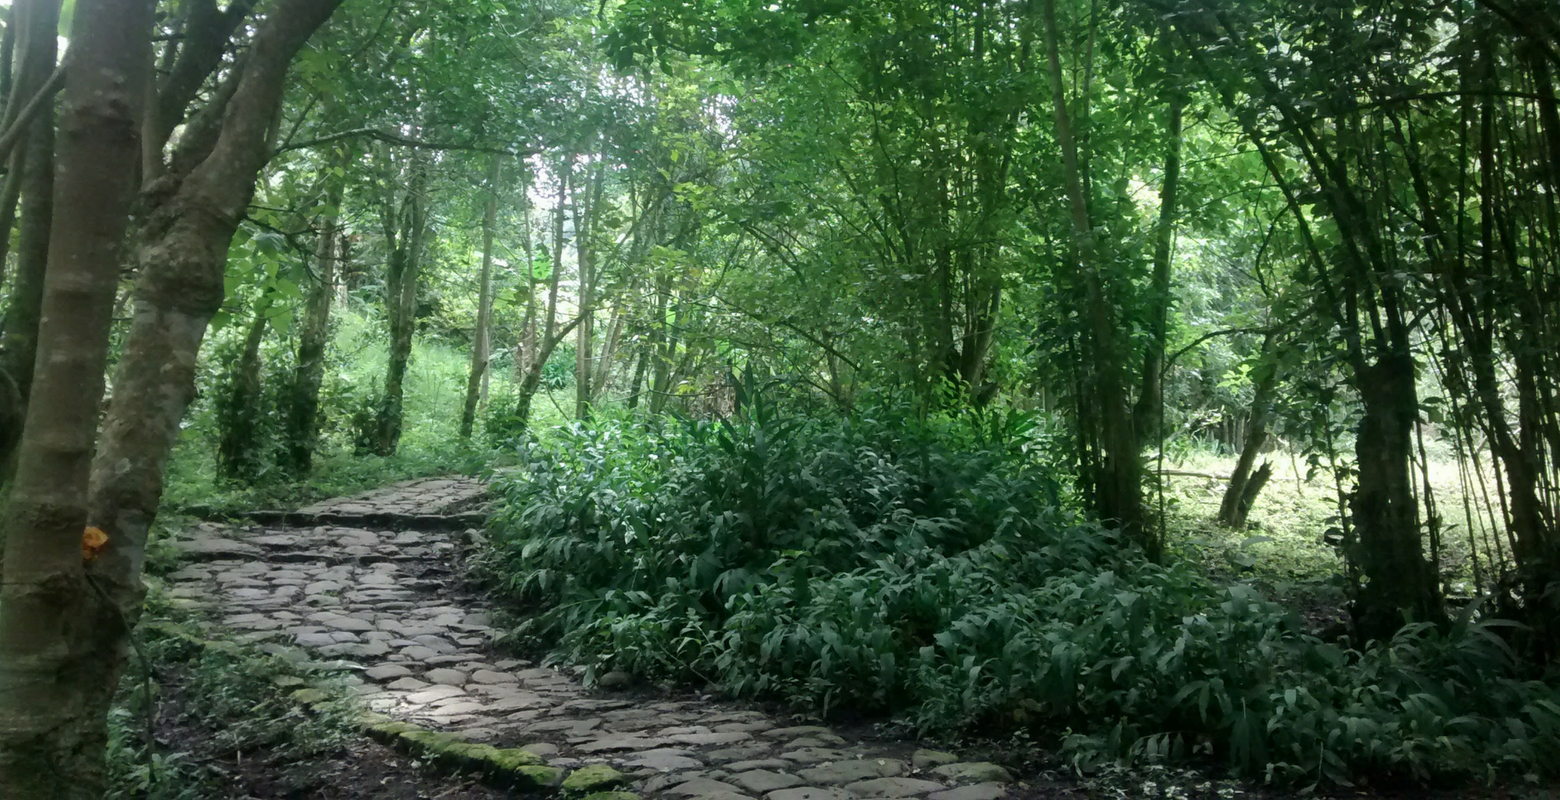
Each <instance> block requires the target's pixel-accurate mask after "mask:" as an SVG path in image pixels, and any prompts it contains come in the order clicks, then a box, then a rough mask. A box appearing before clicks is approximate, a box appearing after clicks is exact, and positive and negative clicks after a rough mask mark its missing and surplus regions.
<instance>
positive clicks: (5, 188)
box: [0, 147, 28, 281]
mask: <svg viewBox="0 0 1560 800" xmlns="http://www.w3.org/2000/svg"><path fill="white" fill-rule="evenodd" d="M27 150H28V148H26V147H18V148H16V151H15V152H13V153H12V154H11V168H10V170H9V171H7V172H6V175H5V184H4V185H0V281H4V280H5V268H6V264H7V263H8V262H9V257H10V255H11V229H12V228H14V227H16V204H17V201H18V200H20V199H21V197H22V180H23V177H22V176H23V175H25V174H27Z"/></svg>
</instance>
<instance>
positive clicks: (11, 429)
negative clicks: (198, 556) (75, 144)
mask: <svg viewBox="0 0 1560 800" xmlns="http://www.w3.org/2000/svg"><path fill="white" fill-rule="evenodd" d="M59 14H60V3H59V0H26V1H25V2H19V3H17V4H16V5H15V7H14V19H13V22H14V23H15V24H16V25H18V26H21V28H20V30H21V35H20V37H19V42H18V44H19V45H20V47H21V48H22V49H21V50H20V51H19V52H20V53H21V58H20V62H21V63H20V64H19V65H18V66H19V69H18V70H17V78H18V80H17V82H16V84H15V86H14V87H13V90H14V92H13V93H14V94H16V95H19V96H20V97H21V98H22V101H25V100H26V98H28V97H31V96H33V95H34V94H36V93H37V91H38V90H39V88H40V87H42V85H43V83H44V82H45V81H46V80H48V77H49V75H50V73H51V71H52V70H53V69H54V62H55V60H56V57H57V55H58V49H59V47H58V37H57V35H56V34H57V31H58V29H59ZM19 113H20V109H19V108H18V101H17V100H16V99H15V98H13V100H12V102H11V103H9V104H8V105H7V107H6V112H5V115H4V116H5V120H6V121H7V125H6V127H8V124H9V121H11V120H14V119H15V118H16V116H17V115H18V114H19ZM19 196H20V197H24V198H25V200H24V202H23V203H22V209H21V211H22V225H21V231H20V236H19V240H18V243H17V259H16V261H17V265H16V278H15V280H14V281H13V284H12V288H11V296H10V302H9V303H8V305H7V306H6V311H5V321H4V327H3V331H4V332H3V338H0V373H3V375H0V392H3V394H0V482H4V481H8V480H9V479H10V478H11V476H12V475H13V474H14V472H15V466H16V448H17V446H18V445H19V444H20V443H21V437H22V430H21V428H22V422H23V420H25V419H26V418H27V399H28V397H29V395H30V394H31V392H32V380H33V365H34V362H35V358H36V355H37V349H38V322H39V314H40V313H41V311H42V304H43V277H44V271H45V268H46V267H47V264H48V260H49V230H50V227H51V226H52V225H53V207H54V205H53V204H54V104H53V103H52V102H50V103H48V104H47V105H46V106H45V107H44V108H43V109H41V110H40V111H39V112H38V114H37V116H36V117H35V118H34V119H33V121H32V123H31V126H30V129H29V133H28V138H27V141H26V143H25V144H24V145H23V146H21V147H18V148H17V149H16V151H15V154H14V156H13V157H12V159H11V173H10V174H9V175H7V176H6V182H5V188H4V190H3V191H0V275H3V274H4V271H5V262H6V256H7V254H8V251H9V250H10V247H11V226H12V225H13V224H14V222H15V220H16V210H17V209H16V206H17V198H18V197H19ZM3 551H4V544H3V543H0V552H3Z"/></svg>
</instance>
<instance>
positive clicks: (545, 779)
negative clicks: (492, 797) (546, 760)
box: [510, 766, 563, 791]
mask: <svg viewBox="0 0 1560 800" xmlns="http://www.w3.org/2000/svg"><path fill="white" fill-rule="evenodd" d="M510 774H511V775H513V776H514V783H515V785H516V786H517V787H520V788H524V789H530V790H532V791H543V790H546V789H552V788H554V787H556V786H557V785H558V784H560V783H562V782H563V770H561V769H558V768H557V767H541V766H535V767H517V768H516V769H515V770H514V771H513V772H511V773H510Z"/></svg>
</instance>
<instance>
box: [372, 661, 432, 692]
mask: <svg viewBox="0 0 1560 800" xmlns="http://www.w3.org/2000/svg"><path fill="white" fill-rule="evenodd" d="M363 674H364V675H366V676H368V677H369V678H370V679H372V680H376V681H390V680H395V679H396V678H405V677H408V676H410V675H411V674H412V671H411V670H409V669H407V668H406V667H403V666H401V665H400V664H380V665H379V666H377V667H369V668H368V669H367V670H364V672H363ZM419 688H421V687H419Z"/></svg>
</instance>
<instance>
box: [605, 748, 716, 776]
mask: <svg viewBox="0 0 1560 800" xmlns="http://www.w3.org/2000/svg"><path fill="white" fill-rule="evenodd" d="M623 766H625V767H632V768H634V769H653V770H655V771H656V772H681V771H683V770H690V769H700V768H702V767H703V766H704V762H702V761H700V760H698V759H697V758H693V757H691V756H690V755H689V753H688V751H687V750H674V749H671V748H662V749H658V750H646V751H644V752H643V753H639V754H637V755H636V756H635V757H634V759H633V760H632V761H627V762H625V763H624V764H623Z"/></svg>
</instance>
